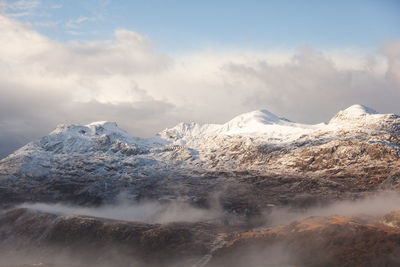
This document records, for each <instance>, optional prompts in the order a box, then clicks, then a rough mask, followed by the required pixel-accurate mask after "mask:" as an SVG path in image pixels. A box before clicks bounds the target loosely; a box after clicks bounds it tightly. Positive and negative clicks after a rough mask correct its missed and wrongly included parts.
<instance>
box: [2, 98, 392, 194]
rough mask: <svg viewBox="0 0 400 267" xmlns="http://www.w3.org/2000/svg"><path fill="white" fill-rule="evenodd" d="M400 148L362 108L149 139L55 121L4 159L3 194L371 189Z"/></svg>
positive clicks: (185, 129)
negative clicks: (230, 182)
mask: <svg viewBox="0 0 400 267" xmlns="http://www.w3.org/2000/svg"><path fill="white" fill-rule="evenodd" d="M399 153H400V117H399V116H397V115H394V114H378V113H377V112H376V111H374V110H372V109H370V108H368V107H365V106H361V105H353V106H351V107H349V108H347V109H345V110H343V111H340V112H339V113H337V114H336V115H335V116H334V117H333V118H332V119H331V120H330V121H329V123H328V124H325V123H320V124H315V125H308V124H300V123H295V122H291V121H289V120H287V119H284V118H280V117H278V116H276V115H274V114H272V113H270V112H268V111H267V110H257V111H253V112H249V113H245V114H242V115H239V116H237V117H235V118H233V119H232V120H230V121H229V122H227V123H225V124H205V125H199V124H197V123H180V124H178V125H177V126H175V127H173V128H170V129H165V130H163V131H162V132H160V133H159V134H157V135H156V136H154V137H152V138H147V139H143V138H138V137H134V136H131V135H130V134H128V133H127V132H125V131H124V130H122V129H120V128H119V127H118V126H117V124H116V123H113V122H95V123H91V124H88V125H85V126H81V125H59V126H57V128H56V129H55V130H54V131H53V132H51V133H50V134H49V135H47V136H45V137H43V138H41V139H39V140H37V141H34V142H31V143H29V144H27V145H26V146H24V147H22V148H21V149H19V150H17V151H15V152H14V153H12V154H11V155H9V156H8V157H7V158H5V159H3V160H1V161H0V192H2V191H4V192H7V194H11V195H12V193H10V188H19V189H18V190H20V191H23V192H27V191H29V192H33V191H36V190H39V191H40V192H41V193H40V194H44V191H43V190H44V188H47V189H48V190H50V191H49V192H50V193H48V196H47V197H48V198H49V199H53V198H54V199H59V198H62V197H63V196H65V195H66V194H65V192H64V191H65V190H66V191H68V192H70V193H71V194H73V195H74V196H76V195H79V196H86V195H91V196H93V194H94V195H96V196H98V198H99V199H100V200H99V201H101V200H103V199H106V198H108V197H112V196H115V195H117V194H118V192H120V191H122V190H127V191H129V192H130V194H131V195H132V197H134V198H141V197H150V198H151V197H157V198H159V197H183V198H192V197H193V194H194V193H193V192H191V190H192V189H193V188H194V187H195V185H194V184H196V186H198V187H201V186H203V187H206V185H216V184H218V185H222V184H223V183H224V182H223V181H222V180H221V179H222V178H221V177H222V176H221V175H217V174H218V173H219V174H221V173H224V174H225V176H227V175H228V176H229V177H230V178H232V177H241V178H243V177H245V176H246V177H253V178H254V177H260V176H262V177H275V178H276V177H302V179H305V178H306V177H311V178H309V179H308V180H306V183H309V182H310V181H311V180H310V179H314V180H315V181H318V182H317V183H321V184H319V187H318V188H323V186H328V187H329V186H332V187H338V188H339V187H347V188H348V187H349V184H351V188H353V189H354V188H358V189H360V188H362V190H364V189H365V190H369V189H371V188H374V189H376V188H378V187H379V186H391V187H396V186H397V185H398V180H399V179H398V178H396V177H400V163H399V162H400V161H399ZM216 176H217V177H218V179H214V180H212V179H211V178H210V177H216ZM188 177H189V178H188ZM196 177H197V178H196ZM201 177H203V178H201ZM204 177H207V178H204ZM321 177H322V178H321ZM343 177H352V178H354V179H355V178H357V179H358V178H360V177H362V178H360V179H358V180H352V179H350V178H347V179H344V178H343ZM184 178H186V180H182V179H184ZM317 178H318V179H317ZM249 179H250V178H249ZM178 180H179V182H177V181H178ZM189 180H190V181H191V182H190V183H189V182H188V181H189ZM182 181H184V182H182ZM235 181H236V182H237V181H238V179H236V180H235ZM249 181H250V180H247V181H246V183H248V182H249ZM269 181H271V179H270V180H269ZM297 182H299V180H298V181H297ZM188 183H189V184H188ZM290 183H294V180H291V181H290ZM178 185H179V186H178ZM251 185H252V186H253V184H251ZM293 186H295V185H293ZM21 188H22V189H23V190H22V189H21ZM54 188H56V189H54ZM358 189H357V190H358ZM287 190H288V191H290V190H294V189H293V188H291V189H290V190H289V188H287ZM321 190H322V189H321ZM203 193H204V192H203ZM203 193H202V194H203ZM40 194H35V196H31V197H32V198H37V196H38V195H40ZM18 197H21V196H20V195H18ZM84 198H85V197H84ZM85 199H86V198H85ZM82 201H85V200H82Z"/></svg>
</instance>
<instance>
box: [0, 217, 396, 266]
mask: <svg viewBox="0 0 400 267" xmlns="http://www.w3.org/2000/svg"><path fill="white" fill-rule="evenodd" d="M399 218H400V211H393V212H391V213H389V214H387V215H385V216H382V217H380V216H367V215H356V216H326V217H321V216H319V217H309V218H306V219H303V220H299V221H294V222H292V223H290V224H283V225H278V226H275V227H271V228H264V229H262V228H261V229H253V230H252V231H241V232H238V231H237V230H234V229H230V228H228V227H221V226H216V225H214V224H207V223H171V224H163V225H159V224H144V223H137V222H127V221H117V220H110V219H102V218H96V217H88V216H78V215H69V216H58V215H54V214H49V213H43V212H38V211H32V210H27V209H14V210H11V211H8V212H6V213H3V214H1V215H0V236H1V237H2V238H1V239H0V246H1V247H3V248H7V249H2V250H1V252H0V256H1V258H0V264H2V265H1V266H7V267H11V266H31V267H32V266H46V267H50V266H59V267H61V266H71V267H72V266H75V267H83V266H104V267H106V266H107V267H109V266H193V267H200V266H208V267H218V266H250V267H256V266H398V265H399V264H400V246H399V244H400V228H399V225H400V221H399ZM10 233H13V234H12V235H10ZM60 248H62V249H60ZM60 251H62V253H60Z"/></svg>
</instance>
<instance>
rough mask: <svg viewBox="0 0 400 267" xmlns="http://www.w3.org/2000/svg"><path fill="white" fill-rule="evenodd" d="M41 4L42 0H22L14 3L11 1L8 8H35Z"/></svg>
mask: <svg viewBox="0 0 400 267" xmlns="http://www.w3.org/2000/svg"><path fill="white" fill-rule="evenodd" d="M39 5H40V1H35V0H29V1H26V0H20V1H15V2H13V3H9V4H8V5H7V8H8V9H10V10H30V9H35V8H37V7H38V6H39Z"/></svg>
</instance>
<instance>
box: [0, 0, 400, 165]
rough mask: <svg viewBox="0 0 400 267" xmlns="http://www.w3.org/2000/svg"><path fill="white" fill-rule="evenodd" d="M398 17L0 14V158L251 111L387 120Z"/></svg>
mask: <svg viewBox="0 0 400 267" xmlns="http://www.w3.org/2000/svg"><path fill="white" fill-rule="evenodd" d="M144 2H146V3H144ZM167 3H168V4H167ZM398 14H400V2H399V1H385V0H383V1H382V0H381V1H378V0H376V1H368V0H365V1H355V0H354V1H352V0H350V1H105V0H90V1H49V0H42V1H39V0H37V1H36V0H32V1H4V0H0V33H1V34H0V158H2V157H4V156H6V155H7V154H9V153H10V152H12V151H14V150H15V149H17V148H18V147H20V146H22V145H24V144H26V143H27V142H29V141H31V140H34V139H37V138H39V137H41V136H43V135H46V134H47V133H48V132H50V131H51V130H52V129H54V128H55V126H56V125H57V124H61V123H75V124H87V123H90V122H92V121H98V120H110V121H116V122H117V123H118V124H119V125H120V126H121V127H122V128H124V129H125V130H127V131H128V132H130V133H131V134H133V135H136V136H141V137H146V136H151V135H153V134H155V133H157V132H159V131H160V130H163V129H164V128H166V127H172V126H174V125H175V124H177V123H178V122H180V121H196V122H199V123H206V122H210V123H223V122H226V121H228V120H229V119H231V118H233V117H234V116H236V115H238V114H240V113H244V112H248V111H252V110H255V109H261V108H264V109H267V110H269V111H271V112H273V113H275V114H277V115H279V116H283V117H286V118H288V119H290V120H293V121H298V122H304V123H318V122H327V121H328V120H329V119H330V118H331V117H332V116H333V115H334V114H335V113H336V112H337V111H339V110H340V109H343V108H346V107H347V106H350V105H352V104H356V103H359V104H364V105H367V106H370V107H372V108H373V109H375V110H378V111H380V112H382V113H397V114H400V104H399V102H400V101H399V100H400V16H399V15H398Z"/></svg>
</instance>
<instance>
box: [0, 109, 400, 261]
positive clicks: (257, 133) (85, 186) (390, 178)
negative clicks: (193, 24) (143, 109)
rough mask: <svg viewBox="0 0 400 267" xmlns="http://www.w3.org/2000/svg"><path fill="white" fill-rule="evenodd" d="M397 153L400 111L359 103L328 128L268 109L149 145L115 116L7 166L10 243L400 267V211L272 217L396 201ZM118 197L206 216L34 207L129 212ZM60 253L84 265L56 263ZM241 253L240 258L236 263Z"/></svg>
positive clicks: (180, 257) (5, 223) (5, 242)
mask: <svg viewBox="0 0 400 267" xmlns="http://www.w3.org/2000/svg"><path fill="white" fill-rule="evenodd" d="M399 157H400V116H398V115H395V114H378V113H377V112H376V111H374V110H372V109H370V108H367V107H365V106H361V105H354V106H351V107H349V108H347V109H345V110H343V111H340V112H338V113H337V114H336V115H335V116H334V117H333V118H332V119H331V120H330V121H329V123H327V124H325V123H320V124H315V125H308V124H300V123H295V122H291V121H289V120H287V119H284V118H280V117H278V116H276V115H274V114H272V113H270V112H268V111H266V110H259V111H253V112H250V113H246V114H242V115H239V116H237V117H235V118H234V119H232V120H231V121H229V122H227V123H225V124H206V125H199V124H196V123H181V124H179V125H177V126H175V127H173V128H170V129H165V130H164V131H162V132H160V133H159V134H157V135H156V136H154V137H152V138H147V139H143V138H137V137H134V136H131V135H130V134H128V133H126V132H125V131H124V130H122V129H120V128H119V127H118V126H117V125H116V124H115V123H112V122H95V123H91V124H88V125H86V126H81V125H59V126H58V127H57V128H56V129H55V130H54V131H53V132H51V133H50V134H49V135H47V136H45V137H43V138H41V139H39V140H37V141H34V142H31V143H29V144H27V145H26V146H24V147H22V148H21V149H19V150H17V151H15V152H14V153H12V154H11V155H9V156H8V157H6V158H4V159H2V160H1V161H0V205H1V209H2V210H3V211H2V215H1V218H0V246H3V247H8V248H12V249H9V250H7V251H8V252H7V253H11V254H10V255H7V257H8V258H12V257H13V253H14V256H15V255H18V254H21V251H24V253H25V252H26V249H28V248H32V249H33V248H34V249H33V250H32V251H30V252H29V253H28V252H26V253H27V254H29V255H35V256H38V257H39V258H38V261H39V262H42V263H43V262H45V263H43V264H47V262H48V264H54V262H56V264H58V265H57V266H64V265H62V264H64V263H63V262H67V263H66V264H70V265H68V266H86V265H88V264H89V263H90V264H93V266H101V265H100V263H101V264H104V266H115V264H114V265H112V264H111V263H112V262H114V263H116V262H120V263H118V264H117V265H120V266H124V265H126V266H142V265H143V264H144V265H145V266H151V265H154V266H227V265H229V266H243V265H244V263H243V261H246V264H247V263H251V262H254V264H253V265H250V266H265V263H266V262H268V260H271V259H274V260H272V261H271V262H270V266H281V265H288V266H292V265H294V266H397V265H398V264H399V258H398V255H399V247H400V240H399V228H398V218H399V215H398V212H397V213H396V212H393V213H389V214H387V215H386V216H384V214H370V213H368V212H367V213H365V214H364V215H351V214H340V212H339V213H336V214H337V215H335V216H334V214H335V213H332V214H324V216H319V217H311V218H307V217H306V216H303V217H301V218H300V219H298V218H297V219H298V220H297V219H296V220H297V221H296V220H294V219H293V220H292V219H287V220H286V221H285V220H284V221H280V222H279V225H278V224H275V223H273V222H274V216H273V214H274V212H275V211H276V210H277V209H288V210H290V211H293V212H304V211H307V210H309V209H312V208H315V207H327V206H329V205H333V204H334V203H336V202H337V201H353V200H358V199H367V200H368V199H369V197H370V196H371V195H374V194H377V193H378V194H379V192H387V191H392V192H394V194H397V192H398V191H399V187H400V185H399V182H400V160H399ZM121 201H122V202H123V203H125V204H124V205H125V206H123V209H126V208H127V207H128V206H129V205H145V204H146V203H149V202H151V203H158V204H159V205H169V204H171V203H178V207H183V206H179V205H181V204H182V203H183V205H186V206H185V207H187V206H188V207H190V209H194V210H195V213H196V214H197V215H196V216H195V217H196V219H193V218H192V219H188V218H185V216H183V217H182V216H181V217H179V218H175V219H176V222H174V220H168V221H167V222H163V221H154V220H153V221H152V220H147V221H143V220H140V219H135V218H136V217H133V219H132V220H133V221H132V220H130V221H127V220H126V219H125V217H118V218H120V219H119V220H112V219H101V218H99V217H103V216H102V215H101V214H100V215H98V213H95V216H94V217H93V216H92V217H90V216H85V214H80V215H71V214H72V213H71V214H70V213H68V212H67V213H65V212H53V211H52V212H48V211H46V210H41V209H32V206H29V205H31V204H33V203H47V204H54V203H57V204H62V205H69V207H88V208H96V207H97V208H98V207H103V206H111V207H113V206H112V205H114V207H115V209H118V208H121V206H118V205H119V203H120V202H121ZM397 201H398V198H394V199H392V200H391V202H392V203H390V204H391V205H392V206H393V210H395V209H397V208H400V203H397ZM179 203H181V204H179ZM349 203H351V202H349ZM158 204H157V205H158ZM21 205H22V206H23V207H28V209H27V208H25V209H21V208H18V207H21ZM24 205H25V206H24ZM71 205H72V206H71ZM127 205H128V206H127ZM349 205H351V204H349ZM381 206H383V205H381ZM392 206H391V207H392ZM152 207H153V206H152ZM154 207H158V206H154ZM162 207H164V206H162ZM15 208H17V209H15ZM178 209H179V208H178ZM185 209H186V208H185ZM375 209H379V208H376V207H375ZM167 210H168V212H170V209H167ZM182 213H183V214H185V213H184V212H183V211H182ZM199 214H200V215H199ZM210 214H211V215H213V216H210ZM305 214H307V212H306V213H305ZM89 215H90V214H89ZM214 215H215V216H214ZM317 215H318V214H317ZM325 215H326V216H325ZM330 215H332V216H330ZM104 217H107V216H104ZM187 217H190V216H187ZM113 218H114V217H113ZM121 218H122V219H121ZM114 219H115V218H114ZM134 221H135V222H134ZM139 221H140V222H139ZM291 222H292V223H291ZM82 247H84V248H85V249H84V251H88V253H83V252H82V251H83V250H82V249H81V248H82ZM253 248H254V249H253ZM60 249H61V250H62V251H63V253H64V252H65V253H66V255H69V253H72V254H73V255H78V256H77V259H80V260H82V261H77V262H74V263H71V262H69V261H63V260H62V259H60V258H57V259H55V258H54V259H53V258H51V255H54V254H59V253H55V251H60ZM282 250H283V251H282ZM4 251H6V250H4ZM238 251H241V252H243V253H242V255H243V257H242V259H243V261H236V260H235V261H232V259H235V257H234V256H232V255H235V253H238ZM259 251H261V252H259ZM315 251H320V253H316V252H315ZM89 252H90V253H89ZM92 252H93V253H92ZM4 253H5V252H4ZM113 253H115V254H113ZM254 253H256V254H257V255H253V254H254ZM316 254H318V255H319V256H318V257H316V256H314V255H316ZM99 255H101V256H99ZM252 255H253V256H254V257H253V256H252ZM268 255H273V256H268ZM279 255H282V257H280V256H279ZM66 257H67V258H68V256H66ZM249 257H250V258H249ZM43 258H44V259H48V261H43V260H42V259H43ZM126 259H128V260H127V261H128V262H129V264H128V263H126V262H125V263H124V261H125V260H126ZM282 260H283V262H282ZM136 261H137V262H136ZM275 261H276V262H277V263H275ZM260 262H262V263H263V264H261V265H260V264H259V263H260ZM368 263H369V264H370V265H368ZM10 264H12V263H10ZM18 264H19V263H18ZM27 264H31V263H29V262H28V263H27ZM71 264H72V265H71ZM73 264H77V265H73ZM79 264H80V265H79ZM82 264H83V265H82ZM85 264H86V265H85ZM110 264H111V265H110ZM274 264H275V265H274ZM27 266H30V265H27ZM42 266H47V265H42ZM48 266H53V265H48ZM65 266H67V265H65ZM267 266H268V265H267Z"/></svg>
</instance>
